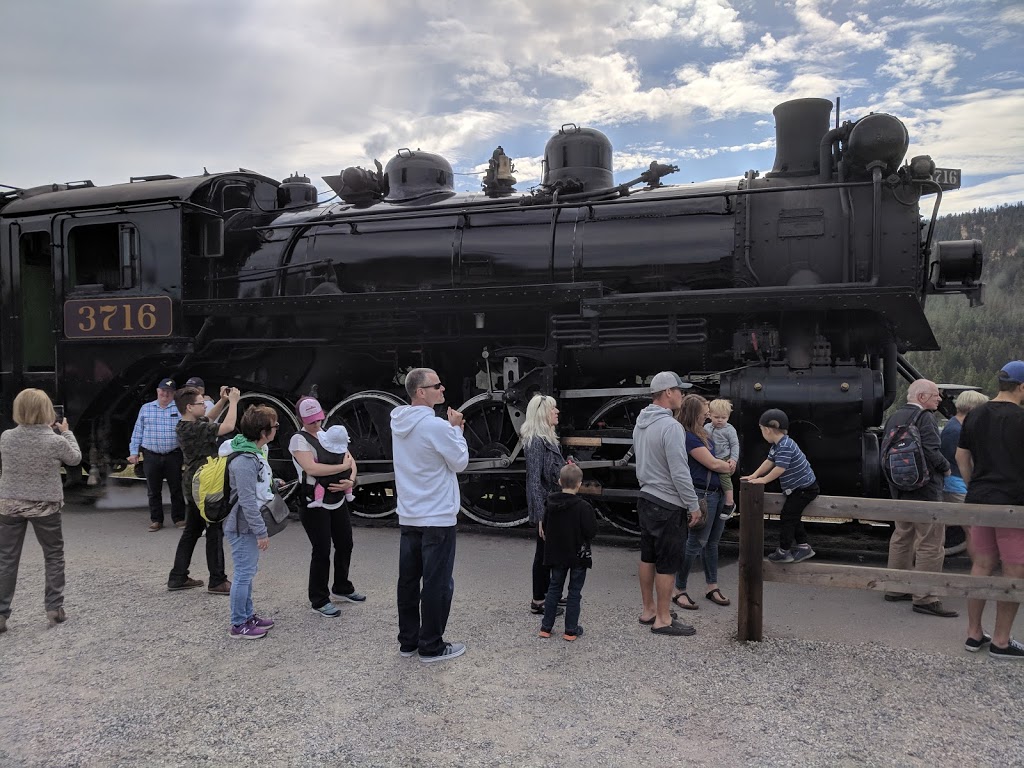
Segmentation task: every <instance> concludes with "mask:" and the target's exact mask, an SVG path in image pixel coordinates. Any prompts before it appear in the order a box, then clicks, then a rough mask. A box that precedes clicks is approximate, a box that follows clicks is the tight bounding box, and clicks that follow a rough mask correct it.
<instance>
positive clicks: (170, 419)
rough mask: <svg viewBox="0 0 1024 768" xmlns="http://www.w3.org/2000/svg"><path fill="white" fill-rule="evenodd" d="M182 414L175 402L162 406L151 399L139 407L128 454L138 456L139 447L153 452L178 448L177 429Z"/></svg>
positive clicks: (166, 451)
mask: <svg viewBox="0 0 1024 768" xmlns="http://www.w3.org/2000/svg"><path fill="white" fill-rule="evenodd" d="M180 419H181V415H180V414H179V413H178V406H176V405H175V404H174V403H173V402H172V403H171V404H170V405H168V406H167V407H166V408H161V407H160V404H159V403H158V402H157V401H156V400H151V401H150V402H148V403H146V404H145V405H143V406H142V408H140V409H139V418H137V419H136V420H135V429H133V430H132V439H131V442H129V443H128V455H129V456H138V455H139V448H145V449H146V450H147V451H152V452H153V453H170V452H171V451H174V450H177V448H178V436H177V434H175V431H174V430H175V429H176V428H177V426H178V421H179V420H180Z"/></svg>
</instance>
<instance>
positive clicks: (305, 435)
mask: <svg viewBox="0 0 1024 768" xmlns="http://www.w3.org/2000/svg"><path fill="white" fill-rule="evenodd" d="M299 434H300V435H302V439H303V440H305V441H306V443H308V444H309V447H310V448H312V449H313V455H314V456H315V457H316V460H317V463H319V462H320V456H321V455H322V454H323V453H325V451H324V447H323V446H322V445H320V441H319V440H317V439H316V436H314V435H312V434H310V433H309V432H307V431H306V430H304V429H301V430H299ZM295 463H296V464H298V462H295ZM307 480H309V475H307V474H306V471H305V470H304V469H302V468H301V466H300V468H299V490H300V491H301V493H302V494H303V496H305V494H306V491H307V488H308V486H309V483H307V482H306V481H307Z"/></svg>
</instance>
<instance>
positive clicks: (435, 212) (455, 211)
mask: <svg viewBox="0 0 1024 768" xmlns="http://www.w3.org/2000/svg"><path fill="white" fill-rule="evenodd" d="M870 186H872V182H870V181H842V182H832V183H829V184H798V185H795V186H790V187H764V188H761V189H730V190H721V191H716V192H689V193H687V192H680V193H677V194H659V195H658V197H657V198H656V199H657V200H658V202H664V201H666V200H701V199H710V198H716V197H726V198H728V197H732V196H733V195H763V194H774V193H779V192H807V191H810V190H820V189H850V188H853V187H870ZM658 189H659V190H663V189H664V187H660V188H658ZM650 201H651V200H650V198H644V197H643V196H642V195H641V196H633V197H622V198H616V199H614V200H592V201H586V200H577V201H575V202H573V201H570V202H567V203H544V204H540V205H530V206H523V205H519V204H518V203H517V204H515V205H508V204H497V205H494V206H487V205H485V204H486V202H487V201H486V200H480V201H477V204H478V205H479V206H480V208H479V209H472V210H471V209H469V208H467V207H466V203H465V202H464V201H460V203H459V205H451V206H445V205H417V206H412V207H409V208H403V209H402V210H400V211H392V210H388V211H386V212H384V211H379V212H378V213H377V214H375V215H371V214H369V213H366V214H360V215H354V216H347V215H345V214H344V213H335V214H331V215H329V216H321V217H319V218H315V219H306V220H304V221H296V222H291V223H288V224H267V225H264V226H262V227H253V229H254V230H273V229H295V228H300V229H303V230H304V229H309V228H310V227H315V226H319V225H321V224H323V225H330V226H333V225H335V224H361V223H364V222H381V221H402V220H404V219H411V218H418V219H429V218H441V217H451V216H466V217H467V220H468V217H469V216H470V215H472V214H486V213H510V212H512V211H545V210H553V209H562V208H580V207H585V206H589V207H603V206H606V205H634V204H640V203H649V202H650ZM703 213H708V211H704V212H703Z"/></svg>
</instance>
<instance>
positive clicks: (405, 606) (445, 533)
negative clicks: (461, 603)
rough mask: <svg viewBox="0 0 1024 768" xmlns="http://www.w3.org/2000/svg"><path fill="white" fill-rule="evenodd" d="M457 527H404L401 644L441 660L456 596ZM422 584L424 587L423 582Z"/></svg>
mask: <svg viewBox="0 0 1024 768" xmlns="http://www.w3.org/2000/svg"><path fill="white" fill-rule="evenodd" d="M454 569H455V526H454V525H450V526H424V527H417V526H412V525H403V526H402V536H401V544H400V549H399V555H398V642H399V643H401V645H402V650H403V651H412V650H415V649H416V648H419V652H420V656H437V655H439V654H440V653H441V652H442V651H443V650H444V646H445V642H444V630H445V627H446V626H448V614H449V613H450V612H451V608H452V595H454V594H455V579H453V578H452V571H453V570H454ZM421 581H422V587H421V586H420V582H421Z"/></svg>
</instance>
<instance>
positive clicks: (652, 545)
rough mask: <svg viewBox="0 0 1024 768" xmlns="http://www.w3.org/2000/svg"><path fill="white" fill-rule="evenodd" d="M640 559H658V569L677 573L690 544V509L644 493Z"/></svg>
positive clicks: (640, 501)
mask: <svg viewBox="0 0 1024 768" xmlns="http://www.w3.org/2000/svg"><path fill="white" fill-rule="evenodd" d="M636 511H637V515H638V516H639V517H640V562H642V563H654V570H655V571H656V572H657V573H661V574H667V573H675V572H676V571H678V570H679V565H680V563H681V562H682V559H683V550H684V549H685V547H686V512H684V511H683V510H681V509H674V508H672V507H667V506H664V505H662V504H659V503H658V502H656V501H651V500H650V499H646V498H643V497H640V498H639V499H638V500H637V503H636Z"/></svg>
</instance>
